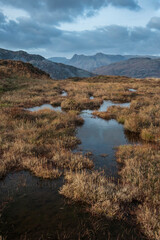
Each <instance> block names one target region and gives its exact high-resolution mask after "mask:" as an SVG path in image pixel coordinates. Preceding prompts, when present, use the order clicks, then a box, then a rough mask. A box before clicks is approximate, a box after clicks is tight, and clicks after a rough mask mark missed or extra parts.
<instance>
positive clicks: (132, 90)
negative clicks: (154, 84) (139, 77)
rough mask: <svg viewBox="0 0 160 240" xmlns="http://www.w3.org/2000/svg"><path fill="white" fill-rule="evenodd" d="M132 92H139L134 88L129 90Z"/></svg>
mask: <svg viewBox="0 0 160 240" xmlns="http://www.w3.org/2000/svg"><path fill="white" fill-rule="evenodd" d="M128 90H129V91H130V92H137V90H136V89H133V88H130V89H128Z"/></svg>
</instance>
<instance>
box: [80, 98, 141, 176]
mask: <svg viewBox="0 0 160 240" xmlns="http://www.w3.org/2000/svg"><path fill="white" fill-rule="evenodd" d="M113 105H120V106H123V107H129V105H130V104H129V103H124V104H114V103H112V102H111V101H104V102H103V104H102V105H101V107H100V108H99V110H98V111H106V110H107V109H108V107H110V106H113ZM92 112H93V111H91V110H86V111H83V112H82V113H81V117H82V118H83V119H84V120H85V121H84V124H83V125H82V126H81V127H79V128H78V130H77V137H78V138H79V139H80V140H81V144H80V145H79V146H78V148H77V150H76V151H82V152H83V153H84V154H85V153H87V152H92V153H93V160H94V164H95V167H96V168H98V169H99V168H101V169H103V170H105V172H106V173H107V174H110V175H112V176H113V175H114V176H115V177H116V176H117V163H116V159H115V147H117V146H119V145H125V144H132V143H137V139H134V138H130V139H129V138H128V135H129V133H128V135H126V134H125V133H124V127H123V125H122V124H119V123H118V122H117V121H116V120H110V121H106V120H104V119H101V118H98V117H95V116H93V115H92ZM101 154H107V157H103V156H101Z"/></svg>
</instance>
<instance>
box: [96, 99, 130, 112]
mask: <svg viewBox="0 0 160 240" xmlns="http://www.w3.org/2000/svg"><path fill="white" fill-rule="evenodd" d="M111 106H121V107H130V103H113V102H112V101H106V100H104V101H103V103H102V105H101V106H100V108H99V109H98V111H99V112H106V111H107V109H108V108H109V107H111Z"/></svg>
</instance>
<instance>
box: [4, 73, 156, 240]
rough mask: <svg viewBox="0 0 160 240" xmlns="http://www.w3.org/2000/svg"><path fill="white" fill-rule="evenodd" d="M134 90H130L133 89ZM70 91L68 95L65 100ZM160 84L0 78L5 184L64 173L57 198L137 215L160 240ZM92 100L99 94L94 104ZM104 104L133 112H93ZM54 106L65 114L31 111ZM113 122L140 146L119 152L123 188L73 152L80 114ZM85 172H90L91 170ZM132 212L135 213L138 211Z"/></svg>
mask: <svg viewBox="0 0 160 240" xmlns="http://www.w3.org/2000/svg"><path fill="white" fill-rule="evenodd" d="M131 88H132V89H136V90H137V91H136V92H130V91H129V89H131ZM63 90H65V91H67V93H68V96H67V97H62V96H61V93H62V91H63ZM159 95H160V80H159V79H144V80H141V79H129V78H125V77H104V76H99V77H93V78H89V79H76V78H75V79H68V80H64V81H53V80H51V79H49V78H42V79H40V78H38V79H36V78H34V79H32V78H25V77H21V78H19V77H14V78H13V77H1V78H0V131H1V136H0V163H1V164H0V178H3V177H4V176H5V175H6V174H7V173H8V172H10V171H18V170H22V169H27V170H30V171H31V172H32V173H33V174H34V175H36V176H37V177H41V178H58V177H60V176H61V175H62V174H63V173H64V174H65V179H66V182H65V184H64V186H63V187H62V188H61V190H60V193H61V194H63V195H64V196H66V197H67V198H70V199H72V200H74V201H80V202H85V203H87V209H89V211H91V212H92V213H93V214H98V215H104V216H106V217H109V218H119V219H124V218H126V216H128V215H129V216H132V215H134V217H135V218H136V219H137V222H139V223H140V224H141V229H142V231H143V232H144V233H145V234H146V236H148V238H149V239H156V240H158V239H159V238H160V219H159V216H160V214H159V209H160V199H159V193H160V189H159V176H160V150H159V142H160V97H159ZM90 96H94V99H93V100H91V99H90ZM103 100H112V101H113V102H116V103H123V102H131V106H130V108H128V109H127V108H121V107H118V106H114V107H110V108H109V109H108V111H106V112H102V113H99V112H96V109H97V108H98V107H99V106H100V104H101V103H102V101H103ZM43 103H50V104H52V105H53V106H61V107H62V109H64V110H65V111H66V112H55V111H50V110H43V111H39V112H29V111H26V110H25V109H26V108H28V107H34V106H39V105H41V104H43ZM88 108H90V109H95V113H94V114H95V115H96V116H98V117H102V118H104V119H106V120H109V119H112V118H114V119H116V120H117V121H118V122H120V123H123V124H124V127H125V129H126V130H128V131H130V132H134V133H136V134H137V135H139V136H140V137H141V138H142V139H143V140H144V141H145V142H144V143H142V144H141V145H140V146H138V145H135V146H134V145H133V146H120V147H119V148H118V150H117V162H118V164H119V176H120V179H119V183H118V184H117V183H116V182H115V181H114V180H111V179H108V178H107V176H105V175H104V174H103V173H99V172H97V171H94V170H93V162H92V161H91V160H90V159H89V158H88V157H84V156H82V154H79V153H76V154H75V153H73V152H72V149H73V148H74V147H75V146H76V145H77V144H78V143H79V140H78V139H77V138H76V136H75V130H76V127H77V126H78V125H81V124H83V119H82V118H81V117H80V116H79V112H80V111H81V110H82V109H88ZM87 169H91V171H88V170H87ZM133 211H134V212H135V213H133Z"/></svg>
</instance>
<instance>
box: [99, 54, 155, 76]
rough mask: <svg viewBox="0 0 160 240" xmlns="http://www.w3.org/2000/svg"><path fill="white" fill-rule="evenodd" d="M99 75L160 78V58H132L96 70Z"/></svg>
mask: <svg viewBox="0 0 160 240" xmlns="http://www.w3.org/2000/svg"><path fill="white" fill-rule="evenodd" d="M94 73H96V74H98V75H115V76H127V77H135V78H145V77H157V78H159V77H160V58H157V59H151V58H132V59H129V60H126V61H122V62H118V63H113V64H110V65H109V66H104V67H101V68H97V69H95V70H94Z"/></svg>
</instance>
